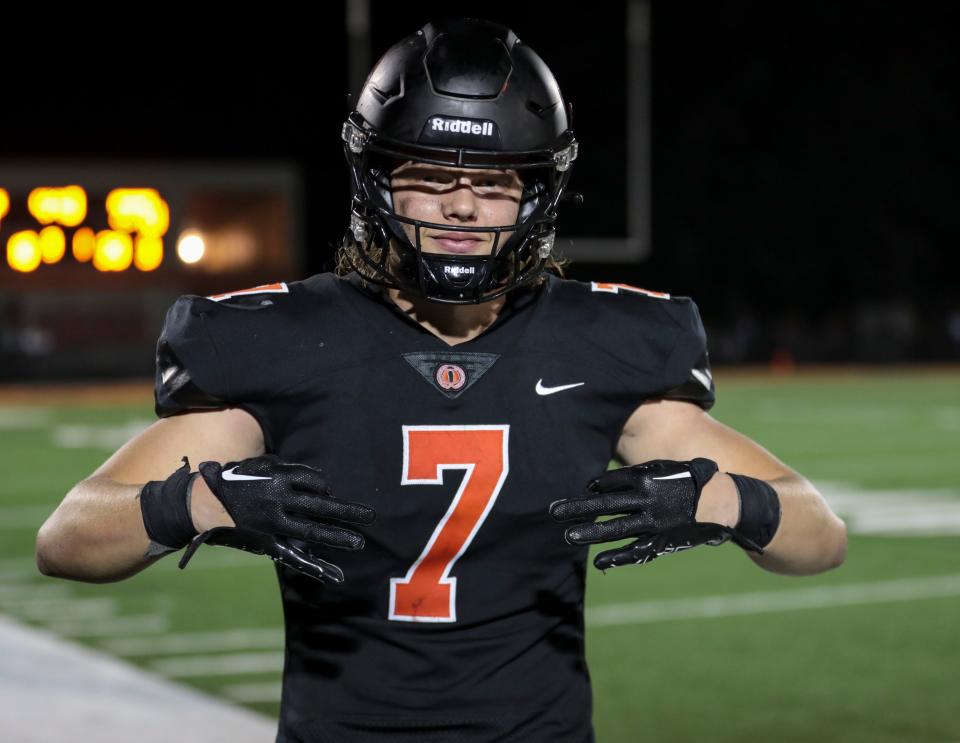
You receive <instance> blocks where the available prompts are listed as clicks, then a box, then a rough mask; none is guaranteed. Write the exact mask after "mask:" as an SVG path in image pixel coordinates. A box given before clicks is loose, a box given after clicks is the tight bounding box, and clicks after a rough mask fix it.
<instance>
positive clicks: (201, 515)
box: [188, 472, 236, 533]
mask: <svg viewBox="0 0 960 743" xmlns="http://www.w3.org/2000/svg"><path fill="white" fill-rule="evenodd" d="M188 500H189V504H190V517H191V519H192V520H193V525H194V528H195V529H196V530H197V532H198V533H202V532H205V531H207V530H208V529H214V528H216V527H218V526H231V527H234V526H236V523H235V522H234V520H233V519H232V518H231V517H230V514H229V513H228V512H227V509H226V508H225V507H224V505H223V503H221V502H220V499H219V498H217V496H216V495H215V494H214V492H213V491H212V490H211V489H210V486H209V485H208V484H207V481H206V479H204V478H203V477H202V476H200V473H199V472H197V473H194V477H193V482H192V483H191V488H190V492H189V495H188Z"/></svg>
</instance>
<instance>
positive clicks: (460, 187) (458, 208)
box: [443, 179, 479, 219]
mask: <svg viewBox="0 0 960 743" xmlns="http://www.w3.org/2000/svg"><path fill="white" fill-rule="evenodd" d="M478 211H479V201H478V199H477V196H476V194H475V193H474V192H473V188H472V186H471V185H470V184H469V182H467V183H464V181H463V179H461V180H459V181H458V182H457V184H456V186H454V187H453V188H452V189H450V192H449V193H447V194H445V195H444V199H443V215H444V216H445V217H447V218H448V219H450V218H453V217H457V218H459V219H476V217H477V213H478Z"/></svg>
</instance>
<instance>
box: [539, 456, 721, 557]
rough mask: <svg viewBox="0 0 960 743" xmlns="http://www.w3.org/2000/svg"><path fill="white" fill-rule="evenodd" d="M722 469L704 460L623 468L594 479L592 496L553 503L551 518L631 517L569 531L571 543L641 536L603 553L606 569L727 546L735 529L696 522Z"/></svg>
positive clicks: (590, 487)
mask: <svg viewBox="0 0 960 743" xmlns="http://www.w3.org/2000/svg"><path fill="white" fill-rule="evenodd" d="M716 471H717V464H716V462H714V461H712V460H710V459H704V458H702V457H698V458H696V459H693V460H691V461H689V462H674V461H672V460H669V459H654V460H651V461H649V462H644V463H643V464H637V465H633V466H631V467H621V468H620V469H616V470H611V471H609V472H607V473H606V474H604V475H602V476H601V477H598V478H596V479H594V480H591V482H590V483H589V484H588V486H587V492H588V493H590V495H587V496H585V497H580V498H566V499H563V500H557V501H554V502H553V503H551V504H550V515H551V516H552V517H553V518H554V519H555V520H557V521H570V520H573V519H583V518H588V519H591V520H592V519H593V518H594V517H596V516H603V515H613V514H626V515H624V516H621V517H620V518H614V519H610V520H608V521H601V522H597V523H592V521H588V522H586V523H579V524H574V525H573V526H570V527H568V528H567V529H566V531H565V532H564V538H565V539H566V540H567V542H568V543H570V544H596V543H598V542H615V541H617V540H620V539H625V538H627V537H638V539H637V540H636V541H635V542H632V543H631V544H628V545H627V546H625V547H621V548H618V549H612V550H607V551H606V552H601V553H600V554H598V555H597V556H596V557H595V558H594V560H593V564H594V565H595V566H596V567H598V568H599V569H600V570H606V569H607V568H609V567H616V566H619V565H631V564H638V565H643V564H645V563H648V562H650V561H652V560H655V559H656V558H657V557H659V556H660V555H663V554H666V553H671V552H681V551H683V550H688V549H692V548H693V547H697V546H699V545H701V544H709V545H714V546H715V545H719V544H723V543H724V542H726V541H727V540H729V539H730V538H731V537H733V536H734V530H733V529H730V528H728V527H726V526H724V525H722V524H714V523H708V522H697V520H696V518H695V515H696V513H697V505H698V504H699V502H700V493H701V492H702V490H703V486H704V485H706V484H707V482H708V481H709V480H710V478H711V477H713V474H714V473H715V472H716Z"/></svg>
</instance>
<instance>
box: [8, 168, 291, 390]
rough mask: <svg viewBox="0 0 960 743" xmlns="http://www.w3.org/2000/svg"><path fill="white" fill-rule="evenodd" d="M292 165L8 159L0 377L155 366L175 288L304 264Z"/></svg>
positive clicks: (236, 281)
mask: <svg viewBox="0 0 960 743" xmlns="http://www.w3.org/2000/svg"><path fill="white" fill-rule="evenodd" d="M300 201H301V185H300V177H299V173H298V171H297V169H296V167H295V166H294V165H292V164H289V163H285V162H282V161H281V162H270V161H267V162H262V163H246V164H224V163H204V162H193V163H191V164H187V165H184V164H170V163H166V162H160V161H141V162H136V161H123V162H115V161H106V160H103V161H82V162H78V161H68V160H63V161H57V160H49V159H48V160H43V161H38V162H25V161H16V162H7V163H2V162H0V244H2V245H3V247H4V254H3V255H4V260H3V262H2V266H0V380H11V379H30V380H39V379H63V378H69V377H73V376H92V375H101V376H107V377H122V376H130V375H149V374H150V373H151V365H152V358H153V347H154V345H155V343H156V338H157V334H158V332H159V328H160V325H159V323H160V322H161V321H162V318H163V313H164V310H165V309H166V307H168V306H169V305H170V303H171V302H172V301H173V299H175V298H176V297H177V296H178V295H180V294H184V293H195V294H212V293H215V292H218V291H224V290H228V289H237V288H242V287H244V286H253V285H256V284H262V283H264V280H265V279H270V278H271V277H273V278H277V279H281V278H287V277H289V276H291V275H294V274H296V273H297V272H298V270H299V268H300V267H301V264H302V262H303V254H302V245H301V237H300V235H301V232H302V225H301V215H300V214H299V211H298V210H299V204H300Z"/></svg>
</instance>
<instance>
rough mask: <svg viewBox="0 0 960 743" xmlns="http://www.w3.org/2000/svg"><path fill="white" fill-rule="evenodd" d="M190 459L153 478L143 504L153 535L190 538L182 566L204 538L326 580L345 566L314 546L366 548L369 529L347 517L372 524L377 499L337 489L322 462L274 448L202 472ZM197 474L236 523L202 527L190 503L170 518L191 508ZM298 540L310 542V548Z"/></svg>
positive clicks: (162, 539) (204, 466)
mask: <svg viewBox="0 0 960 743" xmlns="http://www.w3.org/2000/svg"><path fill="white" fill-rule="evenodd" d="M184 463H185V464H184V467H181V469H180V470H178V471H177V472H175V473H174V474H173V475H171V476H170V478H168V479H167V481H166V482H163V483H157V482H151V483H147V485H146V486H145V487H144V488H143V490H142V491H141V510H142V511H143V515H144V525H145V526H146V528H147V533H148V534H149V535H150V537H151V538H152V539H153V540H154V541H155V542H157V543H158V544H160V545H164V544H168V545H171V546H172V547H175V548H179V547H182V546H184V544H185V543H186V542H187V541H189V546H188V547H187V550H186V552H185V553H184V554H183V557H182V558H181V560H180V567H181V568H184V567H186V565H187V563H188V562H189V561H190V558H191V557H192V556H193V554H194V553H195V552H196V551H197V548H199V547H200V545H201V544H219V545H224V546H227V547H234V548H236V549H242V550H246V551H247V552H253V553H255V554H265V555H267V556H269V557H270V558H271V559H273V560H275V561H277V562H279V563H281V564H283V565H286V566H287V567H289V568H292V569H294V570H298V571H300V572H302V573H304V574H306V575H309V576H310V577H312V578H316V579H317V580H320V581H331V582H334V583H342V582H343V579H344V576H343V571H342V570H341V569H340V568H339V567H337V566H336V565H334V564H332V563H329V562H327V561H325V560H322V559H320V558H319V557H317V556H316V555H315V554H314V553H313V550H312V549H310V547H312V546H316V547H320V548H326V547H333V548H336V549H344V550H359V549H362V548H363V546H364V538H363V535H362V534H360V533H358V532H356V531H354V530H352V529H348V528H345V527H344V526H342V524H360V525H367V524H371V523H373V521H374V520H375V518H376V513H375V511H374V510H373V508H371V507H370V506H367V505H364V504H362V503H355V502H352V501H345V500H340V499H339V498H335V497H333V495H331V493H332V490H331V488H330V486H329V484H328V482H327V479H326V476H325V475H324V474H323V472H322V471H321V470H319V469H317V468H315V467H311V466H309V465H306V464H295V463H289V462H284V461H283V460H282V459H280V457H278V456H277V455H275V454H264V455H261V456H258V457H252V458H250V459H244V460H242V461H239V462H227V463H226V464H222V465H221V464H220V463H219V462H211V461H208V462H201V463H200V464H199V466H198V469H199V472H193V473H191V472H190V470H189V462H188V461H187V459H186V457H184ZM198 476H199V477H203V479H204V482H206V484H207V486H208V487H209V488H210V490H211V491H212V492H213V494H214V496H215V497H216V498H217V500H219V501H220V502H221V503H222V504H223V506H224V508H225V509H226V511H227V513H229V514H230V517H231V518H232V519H233V522H234V524H235V526H218V527H214V528H211V529H207V530H206V531H204V532H202V533H199V534H197V533H196V528H195V527H193V523H192V521H191V520H190V519H189V505H187V506H186V510H185V513H186V514H187V519H186V521H185V520H184V518H183V517H182V516H181V517H179V520H171V518H170V515H169V514H171V513H179V512H181V511H183V510H184V506H183V501H184V500H187V495H188V494H189V493H190V487H191V485H192V481H193V478H194V477H198ZM187 503H189V501H187ZM187 523H189V527H187ZM193 535H195V536H193ZM184 537H186V538H184ZM191 537H192V538H191ZM291 540H299V541H302V542H306V543H307V545H306V548H304V547H302V546H300V545H298V544H295V543H294V541H291Z"/></svg>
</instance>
